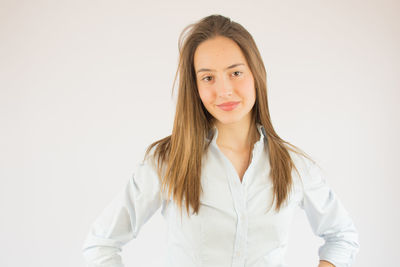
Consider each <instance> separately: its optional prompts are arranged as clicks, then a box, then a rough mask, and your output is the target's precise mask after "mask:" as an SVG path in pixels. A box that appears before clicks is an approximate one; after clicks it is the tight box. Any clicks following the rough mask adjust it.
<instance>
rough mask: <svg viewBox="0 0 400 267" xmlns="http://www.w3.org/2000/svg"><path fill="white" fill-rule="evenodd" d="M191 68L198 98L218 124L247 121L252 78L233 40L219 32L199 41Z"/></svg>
mask: <svg viewBox="0 0 400 267" xmlns="http://www.w3.org/2000/svg"><path fill="white" fill-rule="evenodd" d="M194 69H195V72H196V83H197V88H198V90H199V94H200V98H201V101H202V102H203V104H204V106H205V108H206V109H207V111H208V112H209V113H210V114H211V115H212V116H213V117H214V118H215V119H216V123H217V124H218V123H222V124H232V123H244V125H245V124H246V123H248V122H250V118H251V112H250V111H251V109H252V108H253V106H254V103H255V100H256V93H255V87H254V78H253V74H252V73H251V71H250V68H249V67H248V65H247V61H246V59H245V57H244V55H243V53H242V51H241V49H240V47H239V46H238V45H237V44H236V43H235V42H234V41H232V40H231V39H229V38H226V37H221V36H218V37H216V38H213V39H209V40H207V41H204V42H202V43H201V44H200V45H199V46H198V47H197V49H196V51H195V53H194ZM230 102H232V105H229V103H230ZM224 103H225V104H226V103H227V105H225V106H224V105H222V104H224ZM221 105H222V106H221Z"/></svg>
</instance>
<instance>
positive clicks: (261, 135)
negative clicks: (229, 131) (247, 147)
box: [206, 122, 268, 146]
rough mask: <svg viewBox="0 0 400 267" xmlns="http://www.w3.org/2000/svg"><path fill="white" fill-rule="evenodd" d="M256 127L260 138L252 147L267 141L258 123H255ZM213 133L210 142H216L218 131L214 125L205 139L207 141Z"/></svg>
mask: <svg viewBox="0 0 400 267" xmlns="http://www.w3.org/2000/svg"><path fill="white" fill-rule="evenodd" d="M256 126H257V130H258V132H259V134H260V138H259V139H258V141H257V142H256V143H255V144H254V146H258V145H259V144H263V143H264V139H265V140H266V141H267V140H268V139H267V133H266V131H265V129H264V126H263V125H262V124H260V123H258V122H257V123H256ZM213 133H214V136H213V137H212V140H211V142H213V143H214V142H216V140H217V137H218V129H217V127H216V126H215V125H214V126H213V128H211V129H210V131H209V132H208V136H207V137H206V139H207V140H210V139H211V136H212V134H213Z"/></svg>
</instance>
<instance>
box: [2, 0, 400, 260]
mask: <svg viewBox="0 0 400 267" xmlns="http://www.w3.org/2000/svg"><path fill="white" fill-rule="evenodd" d="M399 9H400V4H399V2H398V1H389V0H384V1H382V0H374V1H369V0H363V1H349V0H347V1H310V0H305V1H296V0H290V1H247V2H245V1H210V0H203V1H196V2H194V1H193V2H190V1H158V2H156V1H148V2H145V1H140V2H138V1H82V0H79V1H76V0H75V1H71V0H68V1H66V0H65V1H39V0H37V1H5V0H1V1H0V123H1V124H0V127H1V128H0V164H1V165H0V167H1V168H0V176H1V180H0V212H1V213H0V216H1V219H0V237H1V242H0V251H1V256H0V266H59V267H67V266H84V265H85V264H84V260H83V257H82V255H81V246H82V244H83V241H84V238H85V237H86V235H87V233H88V230H89V225H90V224H91V223H92V222H93V221H94V219H95V218H96V217H97V216H98V215H99V213H100V212H101V210H102V209H103V208H104V207H105V206H106V205H107V204H108V203H109V202H110V201H111V199H112V198H113V197H114V195H115V194H116V193H117V192H118V191H119V190H120V188H121V187H122V186H124V185H125V183H126V182H127V180H128V179H129V178H130V176H131V175H132V171H133V167H134V166H135V164H136V163H137V162H138V161H139V160H141V158H142V155H143V153H144V150H145V148H146V147H147V145H149V144H150V143H151V142H154V141H156V140H158V139H160V138H162V137H165V136H166V135H169V134H170V131H171V129H172V123H173V116H174V111H175V110H174V108H175V100H174V98H172V97H171V89H172V82H173V78H174V75H175V71H176V67H177V60H178V46H177V42H178V36H179V34H180V32H181V31H182V29H183V28H184V27H185V26H186V25H188V24H189V23H192V22H195V21H197V20H198V19H200V18H202V17H204V16H207V15H210V14H214V13H219V14H222V15H225V16H228V17H231V18H232V19H233V20H235V21H237V22H239V23H241V24H242V25H243V26H244V27H246V28H247V29H248V30H249V31H250V33H251V34H252V35H253V37H254V39H255V41H256V43H257V45H258V47H259V49H260V51H261V53H262V57H263V59H264V63H265V65H266V68H267V81H268V83H267V86H268V95H269V104H270V112H271V116H272V120H273V124H274V126H275V128H276V131H277V132H278V134H279V135H280V136H281V137H282V138H283V139H285V140H287V141H289V142H291V143H293V144H295V145H296V146H299V147H300V148H302V149H303V150H304V151H306V152H307V153H308V154H310V155H311V156H313V157H314V159H315V160H317V162H318V163H319V164H320V165H321V166H322V167H323V168H324V170H325V172H326V174H327V179H328V183H329V184H330V185H331V187H332V188H333V189H334V190H335V192H336V193H337V194H338V195H339V197H340V199H341V200H342V202H343V203H344V204H345V206H346V208H347V210H348V211H349V212H350V214H351V215H352V218H353V220H354V222H355V224H356V226H357V227H358V230H359V233H360V243H361V249H360V252H359V254H358V256H357V259H356V263H355V265H354V266H356V267H361V266H363V267H375V266H396V265H397V263H398V259H397V258H398V257H397V253H398V250H399V245H398V238H399V237H400V231H399V228H398V225H399V223H400V222H399V208H398V204H399V203H400V197H399V195H398V188H399V186H400V182H399V175H398V171H397V167H398V164H399V156H398V151H399V149H400V142H399V140H398V138H399V136H400V120H399V114H400V108H399V104H400V101H399V100H400V80H399V79H400V78H399V77H400V71H399V70H400V63H399V62H400V52H399V47H400V27H399V25H400V19H399V16H398V13H399ZM165 229H166V225H165V223H164V220H163V218H162V216H161V215H160V212H157V213H156V214H155V215H154V217H152V218H151V219H150V221H149V222H148V223H147V224H146V225H145V226H144V227H143V228H142V231H141V232H140V234H139V236H138V238H137V239H135V240H132V241H131V242H130V243H128V244H127V245H126V246H125V247H124V250H123V252H122V256H123V258H124V262H125V264H126V266H146V267H147V266H162V256H163V253H164V252H163V251H164V249H165V243H164V241H165ZM321 244H322V240H321V239H320V238H318V237H315V236H313V234H312V232H311V229H310V227H309V225H308V221H307V220H306V217H305V215H304V213H303V212H302V211H301V210H299V212H298V214H296V217H295V221H294V222H293V229H292V235H291V244H290V247H289V251H288V253H287V261H288V263H289V266H293V267H294V266H317V263H318V256H317V250H318V246H319V245H321ZM158 255H159V256H158Z"/></svg>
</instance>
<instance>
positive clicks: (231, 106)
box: [217, 102, 240, 111]
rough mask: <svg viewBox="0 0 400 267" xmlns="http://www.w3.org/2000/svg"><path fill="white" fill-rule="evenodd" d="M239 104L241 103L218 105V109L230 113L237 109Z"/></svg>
mask: <svg viewBox="0 0 400 267" xmlns="http://www.w3.org/2000/svg"><path fill="white" fill-rule="evenodd" d="M239 103H240V102H225V103H222V104H220V105H217V107H219V108H220V109H222V110H225V111H230V110H233V109H235V108H236V107H237V106H238V105H239Z"/></svg>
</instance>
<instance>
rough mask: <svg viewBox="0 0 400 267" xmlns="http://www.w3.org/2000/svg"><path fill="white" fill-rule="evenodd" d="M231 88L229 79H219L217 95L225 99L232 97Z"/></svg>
mask: <svg viewBox="0 0 400 267" xmlns="http://www.w3.org/2000/svg"><path fill="white" fill-rule="evenodd" d="M232 90H233V86H232V83H231V81H230V80H229V78H225V77H224V78H221V79H220V80H219V83H218V84H217V95H218V96H220V97H226V96H230V95H232Z"/></svg>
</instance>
